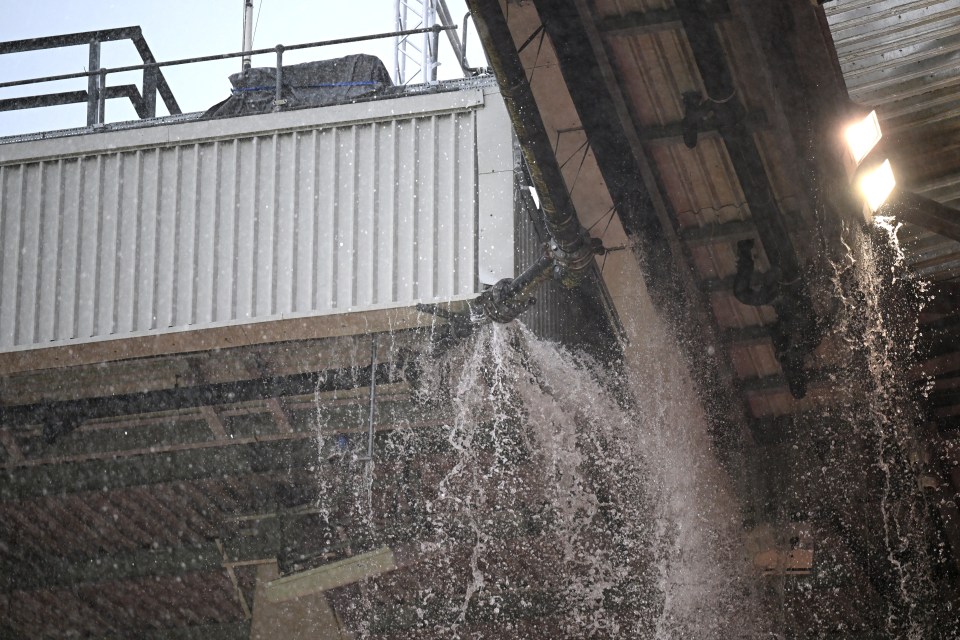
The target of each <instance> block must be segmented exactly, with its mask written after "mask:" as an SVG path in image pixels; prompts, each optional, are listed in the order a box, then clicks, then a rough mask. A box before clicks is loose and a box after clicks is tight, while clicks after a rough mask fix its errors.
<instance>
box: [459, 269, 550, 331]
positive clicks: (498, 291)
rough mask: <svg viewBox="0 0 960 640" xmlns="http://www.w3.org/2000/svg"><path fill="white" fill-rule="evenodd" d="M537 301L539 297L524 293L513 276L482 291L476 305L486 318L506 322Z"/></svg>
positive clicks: (515, 317)
mask: <svg viewBox="0 0 960 640" xmlns="http://www.w3.org/2000/svg"><path fill="white" fill-rule="evenodd" d="M536 303H537V299H536V298H533V297H526V296H524V295H522V292H521V291H518V290H517V287H516V286H515V281H514V279H513V278H504V279H502V280H500V281H498V282H497V283H496V284H494V285H493V286H492V287H490V288H489V289H487V290H486V291H484V292H483V293H481V294H480V295H479V296H477V298H476V300H474V305H475V306H476V308H477V310H478V311H479V312H480V313H481V314H482V316H483V317H484V319H485V320H487V321H492V322H498V323H500V324H506V323H507V322H512V321H513V320H516V319H517V317H519V316H520V314H521V313H523V312H524V311H526V310H527V309H529V308H530V307H532V306H533V305H535V304H536Z"/></svg>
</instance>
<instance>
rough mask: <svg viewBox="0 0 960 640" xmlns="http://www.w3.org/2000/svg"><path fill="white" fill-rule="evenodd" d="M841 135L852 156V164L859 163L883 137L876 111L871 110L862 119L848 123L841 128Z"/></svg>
mask: <svg viewBox="0 0 960 640" xmlns="http://www.w3.org/2000/svg"><path fill="white" fill-rule="evenodd" d="M843 137H844V140H846V143H847V150H848V151H849V152H850V155H851V157H852V158H853V162H854V165H859V164H860V163H861V162H863V159H864V158H866V157H867V155H868V154H869V153H870V152H871V151H872V150H873V148H874V147H876V146H877V144H878V143H879V142H880V138H882V137H883V133H882V132H881V131H880V120H879V119H878V118H877V112H876V111H871V112H870V113H868V114H867V115H866V117H864V118H863V119H862V120H858V121H857V122H854V123H853V124H850V125H848V126H847V128H846V129H844V130H843Z"/></svg>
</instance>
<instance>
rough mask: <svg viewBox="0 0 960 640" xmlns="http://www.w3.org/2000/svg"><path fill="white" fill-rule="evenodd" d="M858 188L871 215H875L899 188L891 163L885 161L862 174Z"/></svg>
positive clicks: (858, 181)
mask: <svg viewBox="0 0 960 640" xmlns="http://www.w3.org/2000/svg"><path fill="white" fill-rule="evenodd" d="M857 186H858V187H859V188H860V194H861V195H862V196H863V199H864V200H865V201H866V203H867V206H868V207H869V208H870V211H871V213H875V212H876V211H877V209H879V208H880V207H881V206H883V203H884V202H886V201H887V198H888V197H889V196H890V194H891V193H892V192H893V188H894V187H896V186H897V180H896V178H894V177H893V167H891V166H890V161H889V160H884V161H883V162H881V163H880V164H878V165H877V166H876V167H873V168H872V169H869V170H866V171H864V172H862V173H861V174H860V177H859V179H858V180H857Z"/></svg>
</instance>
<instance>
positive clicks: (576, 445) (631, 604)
mask: <svg viewBox="0 0 960 640" xmlns="http://www.w3.org/2000/svg"><path fill="white" fill-rule="evenodd" d="M665 340H667V336H666V333H665V332H663V331H662V328H657V327H654V326H652V327H651V331H650V334H649V336H648V337H647V340H646V344H645V346H644V351H645V358H647V359H648V360H647V361H646V364H645V365H644V366H643V367H642V370H640V369H639V368H634V370H629V369H630V365H629V364H625V363H623V362H616V363H609V362H606V363H599V362H597V361H595V360H593V359H592V358H590V357H588V356H586V355H583V354H573V353H570V352H568V351H566V350H564V349H562V348H560V347H558V346H557V345H555V344H552V343H548V342H544V341H541V340H539V339H537V338H536V337H534V336H533V335H532V334H531V333H530V332H529V331H528V330H527V329H526V328H525V327H523V326H522V325H520V324H519V323H513V324H511V325H506V326H499V325H494V326H489V327H485V328H483V329H482V330H480V331H478V332H477V333H476V335H475V336H473V337H472V338H471V339H469V340H467V341H465V342H463V343H462V344H460V345H458V346H456V347H455V348H453V349H450V350H449V351H447V352H445V353H444V354H443V356H442V358H441V359H440V360H439V361H434V360H431V361H430V362H429V363H424V364H423V365H421V367H420V368H421V370H422V374H421V376H420V381H419V382H420V386H419V387H418V389H417V392H416V395H417V396H418V402H417V404H416V406H417V407H418V409H415V410H414V409H411V410H408V411H407V412H406V418H405V420H403V421H401V423H400V426H399V428H396V429H394V430H393V431H392V432H391V433H390V434H389V436H388V437H386V439H385V440H384V442H383V447H382V451H384V452H386V455H384V454H381V456H383V457H384V458H385V464H387V465H391V464H394V463H397V462H399V461H401V460H402V461H403V462H402V463H401V466H407V468H408V470H412V473H413V474H414V475H416V476H418V481H417V489H418V490H417V491H415V492H409V495H408V498H407V499H408V500H409V504H407V505H406V507H405V508H406V513H405V514H404V515H402V516H399V519H400V520H403V521H404V522H406V525H405V527H404V530H403V531H397V530H395V529H396V523H393V524H390V525H387V526H385V527H384V528H382V530H380V531H379V532H377V531H376V529H377V521H378V520H382V519H383V518H382V517H381V516H378V515H377V514H378V512H380V511H381V510H382V509H381V508H379V507H378V506H377V505H373V506H371V505H366V504H364V502H365V501H366V500H368V498H367V497H366V494H365V492H364V491H361V490H360V489H359V486H360V485H361V484H362V481H361V479H360V476H361V474H360V470H359V469H354V471H353V472H352V476H351V472H350V470H349V467H350V465H349V463H348V464H346V465H344V466H341V469H343V470H344V471H343V473H342V474H341V475H340V476H339V477H338V478H335V479H334V480H333V481H332V482H329V483H327V484H326V485H325V486H324V490H325V491H327V492H328V493H326V494H324V493H321V496H324V495H325V496H327V497H326V498H324V497H321V502H322V503H324V504H325V505H326V507H325V508H326V509H327V512H328V513H330V514H331V517H333V516H334V514H339V515H340V516H341V517H343V516H347V517H348V519H349V521H350V522H351V523H352V524H351V527H352V528H353V529H357V530H367V531H369V532H370V535H371V536H373V537H374V538H377V539H378V541H379V542H383V543H387V544H391V545H392V546H393V547H395V548H401V547H403V548H405V549H409V550H410V553H411V554H412V555H413V557H414V558H415V559H414V560H413V561H412V562H411V563H410V565H409V566H408V567H407V568H405V569H404V570H403V571H398V572H396V573H395V574H393V575H390V576H385V577H383V578H381V579H379V580H378V581H376V582H378V584H377V585H376V586H375V585H373V584H367V585H365V586H364V587H362V588H361V587H358V589H359V591H360V592H359V593H357V594H355V595H356V596H357V597H354V598H350V599H349V601H348V602H345V605H344V612H343V613H342V615H344V617H345V618H346V619H348V620H351V621H352V623H351V628H352V629H353V630H355V631H358V632H359V634H360V636H362V637H365V636H366V635H368V634H370V635H374V634H376V633H377V632H378V631H377V630H378V629H381V630H382V629H385V628H387V627H395V626H396V625H397V624H398V621H397V617H398V616H399V617H400V618H403V615H404V614H402V613H398V614H397V616H394V617H393V618H391V620H392V622H388V621H386V620H385V619H380V620H379V621H378V620H374V619H372V618H371V616H372V617H373V618H376V617H377V615H380V614H375V613H372V612H383V611H384V608H385V603H384V602H383V601H382V599H380V596H381V595H383V594H385V593H387V592H388V591H389V592H396V591H398V590H399V591H402V592H403V593H405V596H404V599H405V602H404V603H403V604H404V607H405V610H406V611H408V614H406V615H407V616H408V617H407V618H405V619H404V623H405V624H407V625H408V626H409V627H411V628H413V629H416V630H417V634H418V636H417V637H434V635H433V634H435V637H485V636H484V633H483V632H482V631H480V630H478V629H481V628H486V629H488V630H489V629H490V628H496V629H499V630H500V631H501V632H502V633H514V634H516V636H517V637H606V638H664V639H667V638H685V637H693V636H696V637H698V638H739V637H750V638H753V637H757V635H756V633H757V632H758V628H759V627H758V623H757V617H758V616H757V615H756V611H755V610H754V607H753V600H752V584H751V578H750V577H751V576H752V575H753V572H752V571H751V570H750V568H749V566H748V565H749V563H748V560H747V558H746V557H745V554H744V551H743V540H742V538H741V535H740V524H739V523H740V513H739V509H738V507H737V505H736V502H735V500H734V499H733V498H732V496H731V492H730V490H729V488H728V486H727V485H728V483H727V481H726V480H725V478H724V474H723V473H722V472H721V471H720V470H719V467H718V465H717V463H716V461H715V460H714V457H713V455H712V453H711V450H712V447H711V444H710V442H709V437H708V435H707V432H706V426H705V424H706V421H705V419H704V418H703V416H702V415H701V413H700V410H699V408H698V404H697V401H696V399H695V398H694V397H693V395H692V394H691V393H690V392H689V391H687V392H684V390H683V389H682V388H680V389H677V388H668V387H669V386H670V385H669V384H668V383H667V382H665V381H670V380H674V379H676V378H678V377H683V376H682V366H681V364H680V363H679V362H678V361H677V356H676V355H675V353H676V351H675V349H671V348H670V345H669V344H667V343H665V342H664V341H665ZM688 388H689V387H688ZM438 416H440V418H441V419H439V420H436V418H437V417H438ZM431 423H435V424H436V426H433V427H429V426H424V425H427V424H431ZM416 425H420V426H416ZM321 431H323V430H321ZM335 449H336V444H335V443H331V442H330V437H329V436H325V441H324V442H323V443H321V450H322V455H324V456H329V455H334V456H337V455H339V454H337V453H336V451H335ZM331 451H333V453H330V452H331ZM351 478H352V479H351ZM338 482H339V483H341V485H342V486H341V488H340V489H339V493H338V490H335V488H334V486H333V485H335V484H337V483H338ZM377 482H382V479H381V478H380V476H379V475H378V479H377V480H375V484H376V483H377ZM343 487H353V488H352V489H344V488H343ZM378 490H380V489H378V488H377V487H376V486H375V488H374V491H373V494H374V498H373V501H374V502H376V501H377V498H376V494H377V492H378ZM344 492H346V493H347V494H348V495H346V496H344ZM344 498H346V499H344ZM336 505H340V506H339V507H338V506H336ZM344 505H347V506H344ZM383 508H384V509H385V508H386V507H383ZM363 514H373V515H370V516H364V515H363ZM388 530H389V531H388ZM351 533H353V532H351ZM378 594H380V595H378ZM396 605H397V603H395V602H394V603H389V606H388V607H386V608H390V607H393V608H394V609H395V610H397V607H396ZM491 625H493V626H492V627H491Z"/></svg>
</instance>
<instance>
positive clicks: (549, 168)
mask: <svg viewBox="0 0 960 640" xmlns="http://www.w3.org/2000/svg"><path fill="white" fill-rule="evenodd" d="M467 8H468V9H469V10H470V12H471V13H472V14H473V18H474V24H475V25H476V28H477V33H478V34H479V36H480V41H481V42H482V44H483V48H484V50H485V51H486V52H487V57H488V59H489V62H490V66H491V67H492V68H493V71H494V73H495V75H496V77H497V82H498V83H499V85H500V92H501V94H502V95H503V99H504V102H505V103H506V107H507V112H508V113H509V115H510V120H511V122H512V123H513V129H514V131H515V132H516V135H517V139H518V140H519V142H520V147H521V149H522V150H523V155H524V158H525V159H526V161H527V166H528V167H529V169H530V177H531V179H532V180H533V186H534V187H535V188H536V190H537V195H538V196H539V198H540V208H541V210H542V211H543V216H544V223H545V226H546V228H547V232H548V233H549V234H550V238H551V242H550V254H551V255H552V256H553V260H554V267H553V277H554V278H556V279H558V280H559V281H560V282H561V283H562V284H563V285H564V286H565V287H569V288H572V287H575V286H577V285H578V284H579V283H580V282H581V281H582V280H583V278H584V275H585V273H586V269H587V267H588V266H589V265H590V263H591V261H592V258H593V256H594V255H595V253H596V251H595V246H594V245H593V244H592V243H591V242H590V234H589V233H587V231H586V229H584V228H583V227H582V226H581V225H580V221H579V220H577V215H576V211H575V210H574V208H573V203H572V202H571V200H570V194H569V192H568V191H567V185H566V183H565V182H564V180H563V174H562V173H561V172H560V165H558V164H557V158H556V156H555V155H554V154H553V148H552V147H551V145H550V138H549V137H548V136H547V130H546V128H545V127H544V125H543V120H542V119H541V118H540V111H539V110H538V109H537V104H536V101H535V100H534V98H533V92H532V91H531V90H530V83H529V82H527V76H526V73H525V72H524V70H523V66H522V65H521V64H520V56H519V55H518V54H517V50H516V47H515V46H514V44H513V39H512V38H511V36H510V29H509V28H508V27H507V22H506V19H505V18H504V16H503V12H502V11H501V10H500V7H499V6H498V4H497V3H491V2H484V1H481V0H467Z"/></svg>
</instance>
